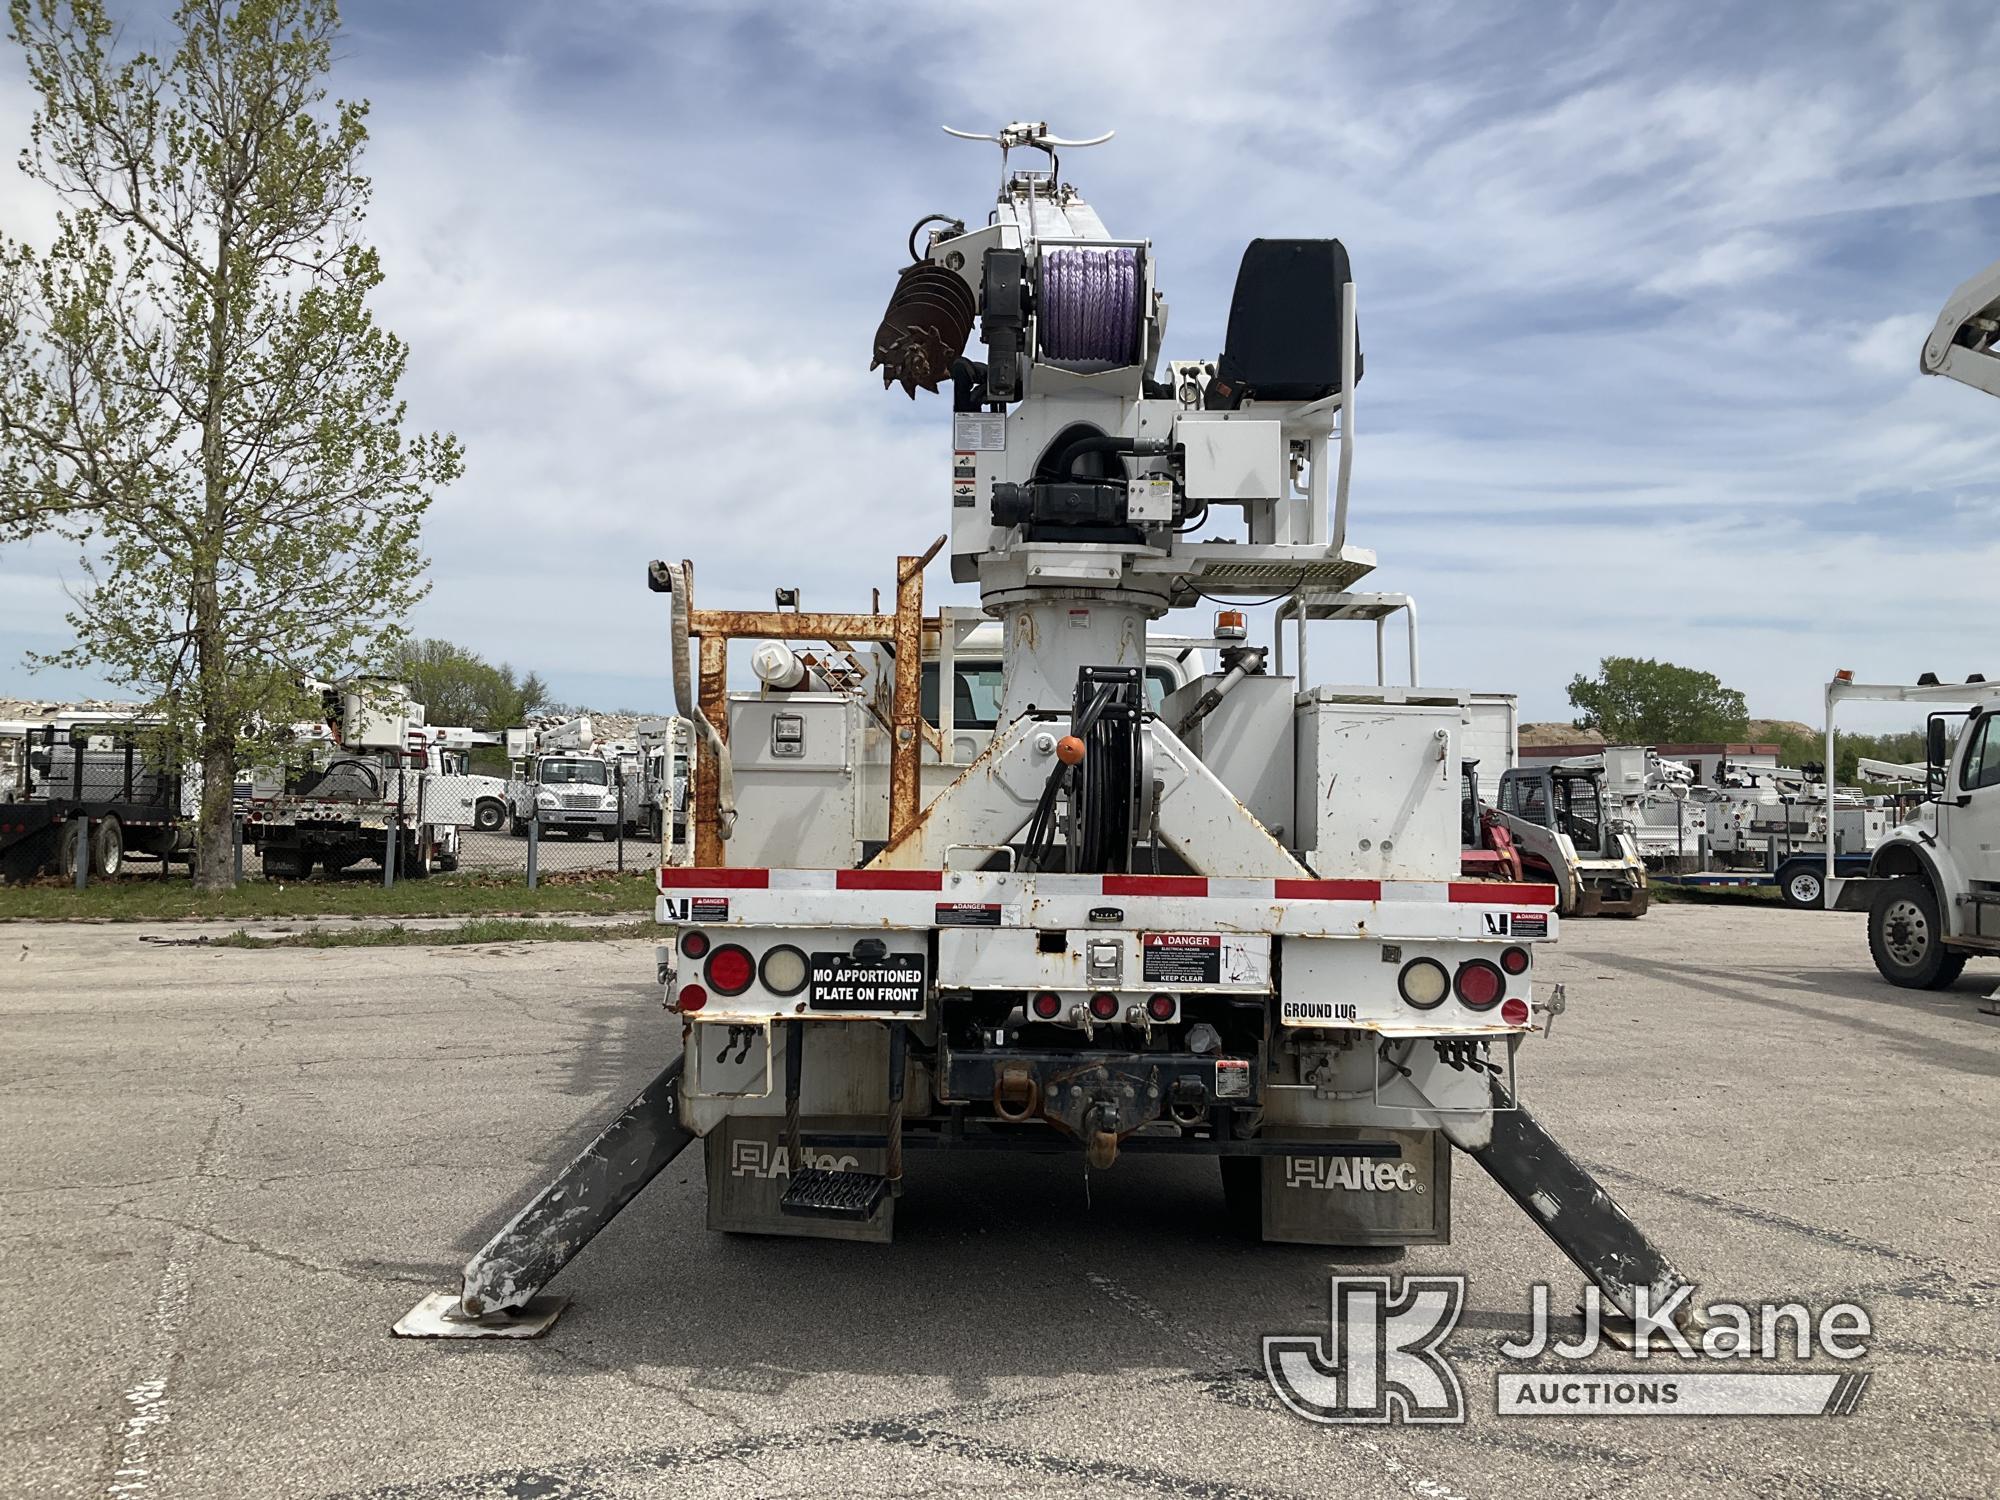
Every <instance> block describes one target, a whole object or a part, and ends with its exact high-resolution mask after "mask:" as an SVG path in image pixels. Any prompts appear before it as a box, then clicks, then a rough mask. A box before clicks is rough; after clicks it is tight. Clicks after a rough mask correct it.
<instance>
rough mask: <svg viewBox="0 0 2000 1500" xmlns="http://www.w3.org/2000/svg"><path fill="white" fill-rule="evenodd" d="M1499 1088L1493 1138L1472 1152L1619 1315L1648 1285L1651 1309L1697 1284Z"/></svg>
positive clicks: (1496, 1086) (1495, 1087)
mask: <svg viewBox="0 0 2000 1500" xmlns="http://www.w3.org/2000/svg"><path fill="white" fill-rule="evenodd" d="M1492 1088H1493V1116H1492V1118H1493V1135H1492V1138H1491V1139H1490V1140H1489V1141H1488V1142H1487V1143H1486V1144H1485V1145H1484V1146H1482V1147H1480V1148H1479V1149H1478V1150H1476V1151H1467V1152H1466V1155H1468V1156H1470V1157H1471V1158H1472V1159H1473V1160H1474V1161H1476V1162H1478V1163H1479V1165H1480V1166H1482V1167H1484V1168H1485V1169H1486V1173H1487V1175H1488V1176H1490V1177H1491V1178H1492V1179H1493V1180H1494V1181H1495V1182H1497V1183H1499V1184H1500V1186H1501V1188H1502V1189H1503V1190H1504V1191H1505V1192H1506V1194H1507V1196H1508V1197H1510V1198H1512V1199H1513V1200H1514V1201H1515V1202H1516V1203H1517V1204H1519V1205H1520V1206H1521V1208H1522V1209H1524V1210H1525V1211H1526V1213H1527V1215H1528V1217H1529V1218H1530V1219H1532V1220H1534V1221H1535V1223H1536V1224H1537V1225H1539V1226H1540V1228H1541V1231H1542V1233H1544V1234H1546V1235H1547V1236H1548V1237H1549V1238H1550V1239H1551V1240H1552V1241H1554V1242H1555V1246H1556V1248H1557V1249H1558V1250H1560V1251H1562V1253H1563V1254H1564V1255H1566V1256H1568V1257H1569V1258H1570V1260H1571V1261H1572V1262H1574V1263H1575V1265H1576V1267H1577V1269H1578V1270H1580V1271H1582V1272H1583V1273H1584V1275H1586V1276H1588V1277H1589V1278H1590V1279H1591V1280H1592V1281H1594V1282H1596V1283H1597V1285H1598V1286H1599V1287H1600V1288H1602V1289H1603V1292H1604V1296H1605V1299H1606V1300H1607V1301H1609V1302H1610V1303H1612V1304H1613V1305H1614V1306H1615V1307H1616V1308H1617V1309H1618V1311H1619V1312H1621V1313H1623V1314H1625V1315H1626V1316H1627V1317H1628V1318H1629V1317H1630V1316H1631V1315H1632V1311H1633V1308H1634V1306H1635V1304H1636V1301H1637V1294H1638V1292H1639V1290H1640V1288H1644V1289H1645V1291H1646V1296H1647V1306H1648V1307H1649V1308H1650V1309H1652V1310H1654V1311H1658V1310H1659V1309H1661V1308H1662V1307H1665V1306H1667V1305H1668V1303H1669V1299H1670V1298H1671V1297H1672V1295H1673V1293H1674V1292H1675V1291H1676V1290H1677V1289H1678V1288H1680V1287H1682V1286H1685V1285H1688V1284H1689V1283H1688V1281H1687V1278H1686V1277H1684V1276H1682V1275H1681V1273H1680V1272H1679V1271H1677V1270H1676V1269H1674V1266H1673V1264H1672V1262H1670V1261H1669V1260H1668V1259H1667V1257H1666V1254H1665V1253H1664V1252H1663V1251H1662V1250H1661V1249H1660V1248H1659V1246H1657V1245H1655V1244H1654V1243H1653V1242H1652V1241H1651V1240H1649V1239H1647V1238H1646V1236H1645V1234H1644V1232H1643V1231H1641V1230H1640V1228H1639V1226H1638V1225H1637V1224H1635V1223H1633V1222H1632V1219H1631V1217H1630V1216H1629V1215H1628V1214H1627V1213H1626V1212H1625V1210H1624V1209H1622V1208H1620V1207H1619V1206H1618V1204H1617V1203H1616V1202H1615V1201H1614V1200H1613V1199H1612V1197H1611V1195H1610V1194H1609V1193H1607V1192H1605V1191H1604V1189H1603V1188H1602V1187H1601V1186H1599V1185H1598V1182H1597V1179H1596V1178H1594V1177H1592V1176H1591V1175H1590V1172H1589V1171H1588V1170H1587V1169H1586V1168H1585V1167H1584V1165H1583V1164H1582V1163H1581V1162H1579V1161H1578V1160H1577V1159H1576V1158H1575V1157H1573V1156H1571V1155H1570V1154H1569V1153H1568V1152H1567V1151H1565V1150H1564V1149H1563V1147H1562V1144H1561V1143H1560V1142H1559V1141H1557V1140H1556V1138H1555V1137H1554V1136H1552V1135H1550V1134H1549V1133H1548V1131H1546V1130H1544V1129H1543V1128H1542V1123H1541V1121H1539V1120H1537V1119H1536V1118H1535V1117H1534V1116H1533V1115H1532V1114H1530V1113H1529V1112H1528V1110H1527V1109H1526V1108H1525V1107H1524V1106H1522V1105H1521V1104H1519V1103H1518V1102H1516V1101H1515V1100H1514V1099H1513V1098H1511V1097H1510V1096H1508V1095H1507V1094H1506V1093H1505V1092H1504V1091H1503V1090H1502V1089H1501V1087H1500V1084H1499V1082H1498V1081H1497V1080H1495V1081H1494V1082H1493V1084H1492ZM1461 1149H1462V1148H1461Z"/></svg>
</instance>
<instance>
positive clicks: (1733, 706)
mask: <svg viewBox="0 0 2000 1500" xmlns="http://www.w3.org/2000/svg"><path fill="white" fill-rule="evenodd" d="M1569 701H1570V706H1571V707H1572V708H1575V709H1576V710H1577V711H1578V712H1577V717H1576V719H1575V724H1576V727H1577V728H1578V729H1595V730H1596V731H1597V732H1598V733H1600V734H1602V735H1603V736H1604V738H1605V741H1606V742H1607V743H1609V744H1613V745H1626V744H1637V745H1674V744H1689V743H1694V742H1701V741H1715V740H1736V739H1741V738H1742V737H1743V735H1744V733H1745V732H1746V731H1747V730H1748V728H1749V724H1750V716H1749V710H1748V708H1747V707H1746V706H1745V705H1744V702H1743V695H1742V694H1741V693H1739V692H1737V691H1736V690H1735V689H1734V688H1726V687H1724V686H1723V685H1722V683H1721V681H1720V679H1718V678H1717V677H1716V676H1715V674H1714V673H1712V672H1698V671H1696V670H1694V668H1692V667H1677V666H1675V665H1674V664H1673V663H1672V662H1667V661H1654V660H1653V659H1652V658H1650V657H1644V658H1642V657H1637V656H1607V657H1605V658H1604V659H1603V660H1602V661H1600V662H1599V663H1598V664H1597V676H1596V677H1595V678H1590V677H1584V676H1582V675H1580V674H1579V675H1578V676H1576V677H1574V678H1572V679H1571V680H1570V685H1569Z"/></svg>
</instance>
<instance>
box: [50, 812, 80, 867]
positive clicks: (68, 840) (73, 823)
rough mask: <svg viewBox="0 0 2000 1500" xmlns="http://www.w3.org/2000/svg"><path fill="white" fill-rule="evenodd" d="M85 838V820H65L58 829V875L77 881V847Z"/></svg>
mask: <svg viewBox="0 0 2000 1500" xmlns="http://www.w3.org/2000/svg"><path fill="white" fill-rule="evenodd" d="M82 837H83V820H82V819H81V818H65V819H64V820H63V821H62V823H61V824H59V825H58V826H57V828H56V874H58V875H60V876H61V877H63V878H64V879H65V880H74V879H76V846H77V842H78V841H79V840H80V839H82Z"/></svg>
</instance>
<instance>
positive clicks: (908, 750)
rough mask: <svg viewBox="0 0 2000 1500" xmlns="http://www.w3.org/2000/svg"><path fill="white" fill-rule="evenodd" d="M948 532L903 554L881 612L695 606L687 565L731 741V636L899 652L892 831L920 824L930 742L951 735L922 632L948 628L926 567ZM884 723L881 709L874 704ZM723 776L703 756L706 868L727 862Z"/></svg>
mask: <svg viewBox="0 0 2000 1500" xmlns="http://www.w3.org/2000/svg"><path fill="white" fill-rule="evenodd" d="M948 540H949V537H947V536H944V535H940V536H939V537H938V539H937V540H936V541H934V542H932V543H931V544H930V547H929V548H928V549H927V550H926V551H924V552H923V553H922V554H921V555H919V556H915V557H899V558H897V559H896V612H895V613H894V614H892V615H884V614H883V613H881V599H882V595H881V591H880V590H879V589H878V590H876V591H875V593H874V598H875V613H873V614H866V615H861V614H846V613H834V612H830V611H824V610H820V611H811V612H808V611H801V610H756V609H696V608H695V607H694V564H693V563H691V562H690V563H684V564H683V566H684V567H685V568H686V570H687V572H686V577H687V581H688V583H687V592H688V634H690V635H692V636H694V637H696V638H697V639H698V640H699V642H700V648H701V649H700V662H699V667H698V683H697V686H696V690H695V696H696V699H697V701H698V702H699V703H700V705H701V710H702V712H703V713H704V714H706V715H707V716H708V719H709V722H710V723H712V724H713V725H714V726H715V729H716V733H717V734H719V735H720V736H721V737H722V738H723V740H724V741H725V742H727V740H728V738H729V642H730V641H732V640H746V639H755V640H778V641H825V642H826V643H827V644H829V645H830V646H832V647H833V648H834V649H835V650H838V651H843V652H846V653H848V654H849V655H852V654H853V649H854V648H853V643H854V642H856V641H868V642H874V643H880V644H884V645H887V646H889V647H890V648H891V649H892V650H893V651H894V652H895V653H896V674H895V693H894V696H893V699H892V701H891V709H890V721H889V723H888V724H886V725H884V727H885V728H886V729H888V731H889V747H890V748H889V836H890V839H891V841H892V842H893V841H894V840H895V839H896V837H897V835H898V833H899V831H902V830H906V829H907V828H908V827H910V826H911V825H912V824H914V823H915V821H916V818H917V813H918V810H919V808H920V807H921V804H922V767H923V746H924V744H925V743H926V742H928V743H929V744H930V746H931V747H932V749H934V750H936V751H937V753H938V756H939V758H940V759H942V758H943V755H944V736H943V735H942V734H941V733H939V731H938V729H937V727H936V726H935V725H933V724H930V723H928V722H926V721H925V719H924V717H923V704H922V699H921V697H920V692H919V689H920V687H921V684H922V681H923V638H924V632H925V631H926V630H929V631H931V632H933V633H934V634H935V633H936V632H938V631H940V630H942V629H943V623H942V621H941V619H940V618H939V617H937V616H933V617H931V618H930V619H925V618H924V569H925V568H926V567H927V566H929V564H930V561H931V559H932V558H934V557H936V556H937V555H938V553H939V552H940V551H942V550H943V548H944V544H945V543H946V541H948ZM870 711H871V713H872V714H873V715H874V717H875V718H876V720H877V722H880V721H881V714H880V711H879V710H877V709H875V708H874V706H873V705H872V704H871V705H870ZM718 785H719V776H718V773H717V770H716V767H715V763H714V757H713V756H697V758H696V761H695V773H694V796H695V845H694V862H695V864H696V865H697V866H699V867H713V866H719V865H721V864H722V863H723V840H722V832H721V829H720V827H719V826H718V825H717V822H716V816H715V813H716V793H717V789H718Z"/></svg>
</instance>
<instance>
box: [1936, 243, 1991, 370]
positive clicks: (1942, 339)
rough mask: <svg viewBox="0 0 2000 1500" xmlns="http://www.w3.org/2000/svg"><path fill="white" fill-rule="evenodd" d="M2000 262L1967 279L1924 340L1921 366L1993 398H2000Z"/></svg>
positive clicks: (1945, 306)
mask: <svg viewBox="0 0 2000 1500" xmlns="http://www.w3.org/2000/svg"><path fill="white" fill-rule="evenodd" d="M1996 335H2000V260H1996V261H1994V262H1993V264H1992V265H1990V266H1988V267H1987V268H1986V269H1985V270H1983V271H1981V272H1980V273H1979V274H1978V275H1977V276H1974V277H1972V278H1970V279H1969V280H1967V281H1965V282H1963V283H1962V284H1961V285H1960V286H1959V288H1958V290H1957V291H1955V292H1953V293H1952V294H1951V300H1950V301H1949V302H1947V303H1945V305H1944V311H1943V312H1941V313H1939V314H1938V320H1937V326H1936V327H1934V328H1933V329H1931V336H1930V337H1929V338H1927V339H1925V340H1924V352H1923V355H1922V357H1921V359H1920V360H1919V362H1918V367H1919V368H1920V369H1922V371H1923V372H1924V373H1925V374H1926V375H1945V376H1949V377H1950V378H1951V379H1953V380H1956V381H1958V382H1959V383H1960V384H1961V385H1969V386H1971V387H1972V388H1973V389H1974V390H1975V391H1984V392H1986V394H1987V395H1989V396H2000V353H1996V352H1995V350H1994V347H1993V346H1994V340H1995V337H1996Z"/></svg>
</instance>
